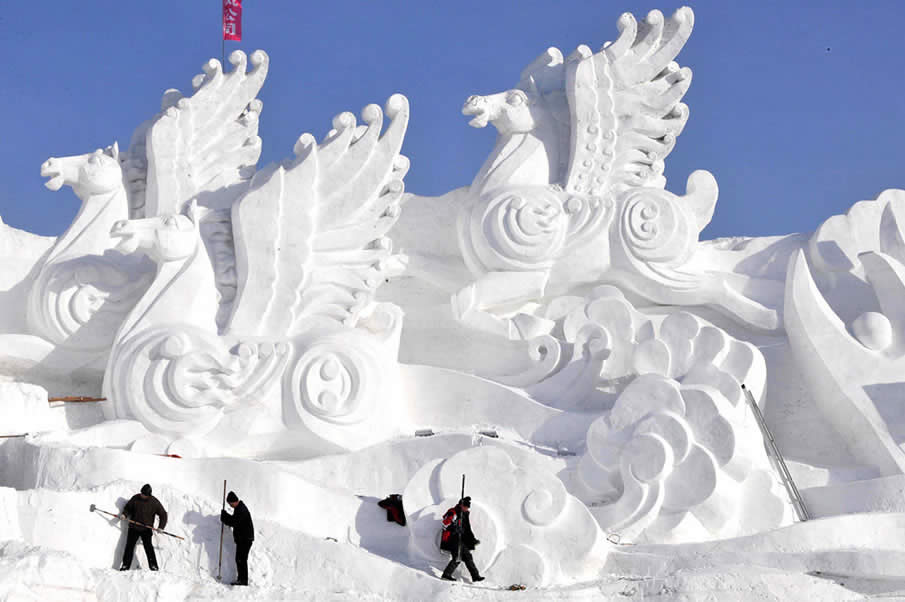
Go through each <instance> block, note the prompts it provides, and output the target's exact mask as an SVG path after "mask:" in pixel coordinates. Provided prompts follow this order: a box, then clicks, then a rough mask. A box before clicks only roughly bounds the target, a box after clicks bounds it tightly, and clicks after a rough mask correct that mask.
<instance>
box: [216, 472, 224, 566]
mask: <svg viewBox="0 0 905 602" xmlns="http://www.w3.org/2000/svg"><path fill="white" fill-rule="evenodd" d="M224 510H226V479H223V506H222V507H221V510H220V511H221V512H223V511H224ZM223 527H224V525H223V521H222V520H221V521H220V558H219V559H218V560H217V581H220V571H221V570H222V569H223Z"/></svg>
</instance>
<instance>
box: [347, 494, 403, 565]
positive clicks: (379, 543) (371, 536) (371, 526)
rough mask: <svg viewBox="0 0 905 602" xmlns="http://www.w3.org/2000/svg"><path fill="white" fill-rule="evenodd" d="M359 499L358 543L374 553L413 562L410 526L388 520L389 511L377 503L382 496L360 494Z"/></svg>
mask: <svg viewBox="0 0 905 602" xmlns="http://www.w3.org/2000/svg"><path fill="white" fill-rule="evenodd" d="M358 499H359V500H361V506H359V508H358V512H357V513H356V515H355V531H356V532H357V533H358V537H359V543H358V545H359V546H361V547H362V548H364V549H365V550H367V551H368V552H371V553H372V554H377V555H379V556H383V557H384V558H388V559H390V560H394V561H396V562H402V563H404V564H411V563H410V561H409V558H408V539H409V531H408V527H403V526H401V525H399V524H398V523H396V522H395V521H391V520H387V511H386V510H384V509H383V508H381V507H380V506H378V505H377V502H379V501H380V498H377V497H372V496H369V495H359V496H358ZM403 503H404V502H403Z"/></svg>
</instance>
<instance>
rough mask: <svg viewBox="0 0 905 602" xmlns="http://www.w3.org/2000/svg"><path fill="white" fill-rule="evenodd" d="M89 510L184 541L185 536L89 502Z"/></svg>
mask: <svg viewBox="0 0 905 602" xmlns="http://www.w3.org/2000/svg"><path fill="white" fill-rule="evenodd" d="M90 510H91V511H92V512H102V513H104V514H106V515H107V516H112V517H113V518H115V519H116V520H127V521H129V522H130V523H132V524H133V525H140V526H142V527H147V528H148V529H150V530H152V531H157V532H158V533H163V534H164V535H169V536H170V537H175V538H176V539H181V540H183V541H185V537H180V536H179V535H176V534H175V533H170V532H169V531H164V530H163V529H158V528H157V527H152V526H151V525H146V524H145V523H140V522H138V521H137V520H132V519H131V518H126V519H123V517H121V516H120V515H119V514H114V513H112V512H107V511H106V510H101V509H100V508H98V507H97V506H95V505H94V504H91V506H90Z"/></svg>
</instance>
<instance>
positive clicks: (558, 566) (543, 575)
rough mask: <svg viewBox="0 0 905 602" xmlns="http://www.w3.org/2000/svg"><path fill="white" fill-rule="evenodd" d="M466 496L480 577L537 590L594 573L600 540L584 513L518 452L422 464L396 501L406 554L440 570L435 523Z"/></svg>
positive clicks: (491, 450) (472, 453)
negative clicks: (401, 506)
mask: <svg viewBox="0 0 905 602" xmlns="http://www.w3.org/2000/svg"><path fill="white" fill-rule="evenodd" d="M463 474H464V475H467V483H466V494H467V495H469V496H471V498H472V505H471V524H472V529H473V530H474V533H475V537H477V538H478V539H479V540H480V541H481V543H480V545H478V546H477V548H476V549H475V551H474V557H475V564H477V566H478V569H479V570H480V571H481V574H483V575H485V576H486V577H487V579H488V580H489V581H491V582H494V583H500V584H510V583H524V584H526V585H544V584H552V583H562V582H564V581H572V580H575V579H581V578H588V577H590V576H592V575H595V574H596V573H597V572H598V571H599V570H600V568H601V567H602V565H603V561H604V559H605V556H606V544H605V540H604V539H603V537H602V534H601V533H600V529H598V527H597V524H596V523H595V522H594V518H593V517H592V516H591V515H590V513H589V512H588V509H587V508H586V507H585V506H584V504H582V503H581V502H579V501H578V500H577V499H576V498H574V497H573V496H571V495H569V493H568V492H567V491H566V488H565V486H564V485H563V483H562V482H561V481H560V480H559V479H558V478H557V477H556V475H554V474H552V473H550V472H549V471H548V469H547V468H546V466H545V465H544V464H543V463H542V462H540V461H538V460H535V459H528V458H527V457H526V455H525V454H523V453H518V454H516V453H510V452H507V451H506V450H504V449H503V448H500V447H476V448H473V449H469V450H465V451H462V452H459V453H457V454H455V455H454V456H452V457H451V458H449V459H447V460H434V461H432V462H429V463H427V464H425V465H424V466H423V467H422V468H421V469H420V470H419V471H418V472H417V473H416V474H415V476H414V477H412V480H411V481H409V484H408V485H407V486H406V488H405V493H404V494H403V499H404V500H405V509H406V513H407V519H408V524H409V529H410V536H409V537H410V539H409V542H410V547H411V551H412V553H413V554H414V555H415V556H417V557H419V558H422V559H425V560H428V561H430V562H431V563H432V564H434V565H435V566H438V567H440V568H442V567H443V566H444V565H445V564H446V562H448V561H449V555H448V554H447V553H445V552H442V551H441V550H440V530H441V528H442V522H441V519H442V517H443V514H444V513H445V512H446V510H447V509H448V508H450V507H452V506H454V505H455V504H456V502H457V501H458V499H459V496H460V494H461V489H460V487H461V484H462V475H463Z"/></svg>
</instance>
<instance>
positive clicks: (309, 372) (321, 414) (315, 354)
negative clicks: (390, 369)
mask: <svg viewBox="0 0 905 602" xmlns="http://www.w3.org/2000/svg"><path fill="white" fill-rule="evenodd" d="M331 347H332V346H329V345H323V346H318V347H315V348H313V349H309V350H308V351H307V352H305V354H304V355H303V356H302V357H301V358H300V359H299V362H298V363H297V364H296V365H295V370H294V372H293V375H292V382H293V385H294V386H295V389H294V390H293V401H294V403H296V404H297V406H301V407H300V408H299V409H300V411H304V412H308V413H310V414H313V415H314V416H317V417H318V418H320V419H322V420H327V421H329V422H333V423H335V424H348V423H355V422H359V421H361V420H362V419H363V416H362V415H361V406H362V382H363V381H364V380H366V378H367V377H366V376H365V374H366V373H367V372H368V366H367V362H366V361H364V360H363V359H362V358H360V357H355V356H357V355H358V354H356V353H349V350H346V349H341V348H336V347H332V348H331Z"/></svg>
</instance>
